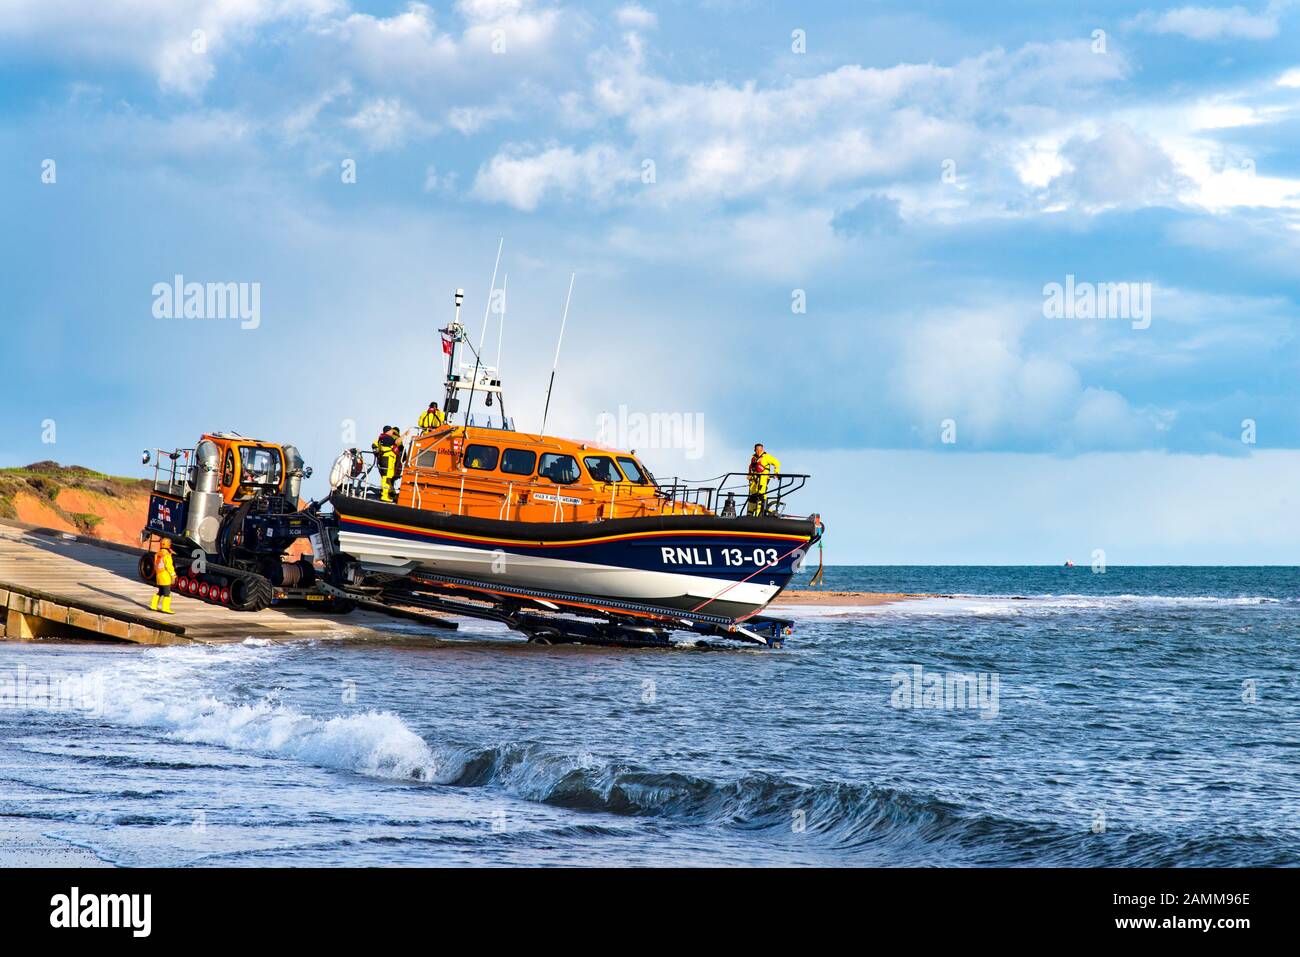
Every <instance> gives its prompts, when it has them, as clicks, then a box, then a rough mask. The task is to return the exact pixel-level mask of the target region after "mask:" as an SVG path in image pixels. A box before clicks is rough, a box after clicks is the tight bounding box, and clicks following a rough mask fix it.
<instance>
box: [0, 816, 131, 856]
mask: <svg viewBox="0 0 1300 957" xmlns="http://www.w3.org/2000/svg"><path fill="white" fill-rule="evenodd" d="M111 866H112V865H111V864H106V863H104V862H103V861H101V860H100V859H99V858H98V857H96V856H95V855H94V853H93V852H91V851H88V850H86V849H85V848H82V847H77V846H75V845H73V844H68V843H67V842H65V841H59V840H55V839H54V838H51V837H46V836H45V835H44V834H42V833H41V831H40V828H39V827H36V826H33V825H32V824H27V823H23V822H21V821H0V867H111Z"/></svg>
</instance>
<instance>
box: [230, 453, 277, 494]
mask: <svg viewBox="0 0 1300 957" xmlns="http://www.w3.org/2000/svg"><path fill="white" fill-rule="evenodd" d="M283 470H284V461H283V459H282V458H281V457H280V452H279V450H278V449H261V448H257V447H255V446H250V445H241V446H240V447H239V491H240V494H241V496H246V495H247V494H249V493H251V492H255V491H256V490H257V489H259V488H260V489H269V490H274V489H278V488H279V487H280V478H281V476H282V474H283Z"/></svg>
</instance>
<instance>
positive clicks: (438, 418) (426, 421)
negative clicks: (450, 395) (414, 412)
mask: <svg viewBox="0 0 1300 957" xmlns="http://www.w3.org/2000/svg"><path fill="white" fill-rule="evenodd" d="M446 424H447V417H446V416H445V415H443V414H442V410H441V409H429V410H428V411H427V412H425V413H424V415H422V416H420V421H419V423H418V425H419V426H420V428H422V429H429V430H432V429H439V428H442V426H444V425H446Z"/></svg>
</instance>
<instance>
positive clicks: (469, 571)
mask: <svg viewBox="0 0 1300 957" xmlns="http://www.w3.org/2000/svg"><path fill="white" fill-rule="evenodd" d="M339 548H340V550H342V551H344V552H347V553H348V554H349V555H352V556H353V557H354V558H356V559H357V560H358V561H360V562H361V563H362V564H363V565H365V566H367V567H368V568H370V569H371V570H373V571H377V572H387V573H389V574H394V575H403V574H409V573H410V572H413V571H415V570H416V569H417V568H419V569H422V570H424V571H427V572H429V573H432V574H437V575H441V576H445V577H449V578H471V579H474V580H475V581H479V582H482V583H484V584H485V585H489V586H490V585H491V584H492V582H493V581H498V582H500V583H501V584H503V585H511V586H514V587H517V588H535V589H539V590H548V591H557V592H564V593H566V594H571V595H591V596H596V597H601V598H609V599H615V600H622V601H632V602H644V603H646V604H682V599H683V597H685V598H686V599H688V600H689V601H688V602H687V604H689V603H690V602H696V603H698V602H704V601H708V600H709V599H713V598H716V599H717V601H716V602H715V603H713V604H712V605H709V606H707V607H706V608H702V609H700V610H701V611H702V612H706V611H707V612H712V613H713V614H724V613H725V614H731V613H732V611H733V610H734V609H735V606H737V605H741V606H747V607H746V609H745V610H742V611H741V612H740V613H741V614H744V613H745V612H746V611H748V610H756V609H759V608H762V607H763V606H765V605H766V604H767V603H768V602H770V601H771V600H772V599H773V598H775V597H776V595H777V592H779V591H780V588H779V587H778V586H776V585H771V584H768V583H767V582H766V581H759V580H757V579H756V580H754V581H748V582H741V583H739V584H734V585H733V584H731V583H730V582H727V581H724V580H720V579H716V578H706V577H704V576H702V575H684V574H681V573H679V572H660V571H645V570H642V569H637V568H619V567H616V566H610V565H593V564H589V563H587V562H574V561H562V560H557V559H549V558H538V557H535V556H532V555H516V554H513V553H511V552H506V551H501V550H496V551H487V550H484V549H481V548H466V547H463V546H460V545H451V544H447V543H441V542H415V541H410V540H407V539H404V538H390V537H388V536H385V535H376V534H371V533H366V534H357V533H355V532H347V531H343V530H340V531H339ZM723 589H726V592H725V593H722V592H723ZM720 593H721V594H720ZM724 608H725V609H726V611H724V610H723V609H724Z"/></svg>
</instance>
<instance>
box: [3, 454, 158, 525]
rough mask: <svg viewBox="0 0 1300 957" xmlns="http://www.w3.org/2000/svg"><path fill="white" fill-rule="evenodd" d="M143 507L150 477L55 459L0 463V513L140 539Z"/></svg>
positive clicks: (32, 521)
mask: <svg viewBox="0 0 1300 957" xmlns="http://www.w3.org/2000/svg"><path fill="white" fill-rule="evenodd" d="M148 511H149V483H148V482H145V481H143V480H141V479H128V478H118V477H116V476H112V475H104V474H102V473H100V472H92V471H91V470H90V469H85V468H82V467H81V466H77V465H68V466H64V465H59V464H58V463H57V462H36V463H33V464H32V465H29V466H27V467H26V468H17V469H0V518H11V519H16V520H17V521H20V522H28V523H30V524H32V525H40V526H42V527H45V528H55V529H58V530H59V531H63V532H71V533H74V534H78V535H89V536H92V537H94V538H102V539H104V540H105V541H110V542H117V543H118V544H121V545H139V544H140V528H141V527H142V526H143V525H144V521H145V517H146V515H147V514H148Z"/></svg>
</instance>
